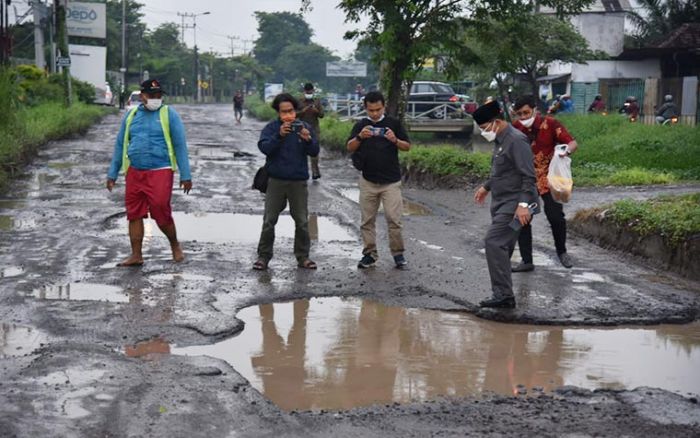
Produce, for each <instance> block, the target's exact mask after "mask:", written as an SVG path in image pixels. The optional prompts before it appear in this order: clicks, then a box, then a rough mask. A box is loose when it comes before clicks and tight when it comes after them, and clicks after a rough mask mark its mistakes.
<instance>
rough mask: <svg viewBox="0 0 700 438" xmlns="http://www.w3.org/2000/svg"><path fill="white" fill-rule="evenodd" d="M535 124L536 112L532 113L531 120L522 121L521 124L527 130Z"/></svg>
mask: <svg viewBox="0 0 700 438" xmlns="http://www.w3.org/2000/svg"><path fill="white" fill-rule="evenodd" d="M534 122H535V113H534V112H533V113H532V116H531V117H530V118H529V119H523V120H521V121H520V123H521V124H522V125H523V126H524V127H526V128H529V127H530V126H532V124H533V123H534Z"/></svg>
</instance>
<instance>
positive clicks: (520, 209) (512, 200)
mask: <svg viewBox="0 0 700 438" xmlns="http://www.w3.org/2000/svg"><path fill="white" fill-rule="evenodd" d="M472 116H473V117H474V122H475V123H477V124H478V125H479V128H480V129H481V135H482V136H483V137H484V138H485V139H486V140H487V141H489V142H494V141H495V144H494V149H493V157H492V159H491V175H490V177H489V179H488V180H487V181H486V182H485V183H484V184H483V186H481V187H479V188H478V189H477V190H476V192H475V193H474V200H475V201H476V202H477V203H478V204H483V203H484V201H485V200H486V197H487V196H488V194H489V193H491V226H490V227H489V229H488V231H487V232H486V238H485V239H484V242H485V245H486V262H487V263H488V267H489V276H490V277H491V290H492V296H491V298H489V299H486V300H484V301H481V302H480V303H479V305H480V306H481V307H503V308H513V307H515V295H514V294H513V281H512V278H511V270H510V269H511V267H510V257H511V255H512V253H513V249H514V248H515V242H516V240H517V239H518V232H519V228H520V227H521V226H525V225H527V224H529V223H530V221H531V219H532V215H531V211H530V208H529V207H530V206H531V204H532V203H534V202H536V200H537V188H536V185H535V167H534V164H533V159H532V150H531V149H530V143H529V142H528V139H527V137H525V135H523V134H522V133H521V132H519V131H518V130H517V129H515V128H513V127H512V126H511V125H510V124H508V123H507V122H506V121H505V120H503V113H502V111H501V109H500V107H499V105H498V102H496V101H492V102H489V103H487V104H484V105H482V106H480V107H479V108H477V110H476V111H475V112H474V114H472Z"/></svg>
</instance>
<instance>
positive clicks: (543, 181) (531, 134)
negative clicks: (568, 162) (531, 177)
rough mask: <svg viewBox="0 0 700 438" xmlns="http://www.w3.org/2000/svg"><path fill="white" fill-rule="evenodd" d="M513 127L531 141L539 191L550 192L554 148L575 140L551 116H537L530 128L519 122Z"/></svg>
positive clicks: (541, 193)
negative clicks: (548, 183) (549, 184)
mask: <svg viewBox="0 0 700 438" xmlns="http://www.w3.org/2000/svg"><path fill="white" fill-rule="evenodd" d="M513 127H515V129H517V130H519V131H520V132H522V133H523V134H525V135H527V137H528V138H529V139H530V144H531V145H532V155H534V156H535V176H536V177H537V191H538V192H539V193H540V195H544V194H545V193H547V192H549V187H548V186H547V173H549V163H550V162H551V161H552V157H553V156H554V146H556V145H558V144H569V143H571V142H572V141H574V138H573V137H572V136H571V134H569V131H567V130H566V128H565V127H564V125H562V124H561V122H560V121H559V120H557V119H555V118H553V117H550V116H546V117H542V116H541V115H539V114H537V115H536V116H535V121H534V122H533V123H532V125H531V126H530V127H529V128H526V127H524V126H523V125H522V123H520V121H518V120H516V121H515V122H513Z"/></svg>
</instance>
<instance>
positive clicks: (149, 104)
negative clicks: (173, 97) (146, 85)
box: [144, 99, 163, 111]
mask: <svg viewBox="0 0 700 438" xmlns="http://www.w3.org/2000/svg"><path fill="white" fill-rule="evenodd" d="M162 105H163V99H148V100H147V101H146V104H145V105H144V106H145V107H146V109H147V110H149V111H157V110H158V108H160V107H161V106H162Z"/></svg>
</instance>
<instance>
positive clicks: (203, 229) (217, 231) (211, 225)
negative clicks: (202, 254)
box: [112, 212, 357, 244]
mask: <svg viewBox="0 0 700 438" xmlns="http://www.w3.org/2000/svg"><path fill="white" fill-rule="evenodd" d="M173 218H174V219H175V225H176V227H177V235H178V238H179V239H180V240H183V241H193V240H196V241H198V242H209V243H227V242H234V243H243V244H255V243H257V242H258V239H259V238H260V231H261V230H262V220H263V217H262V215H255V214H237V213H236V214H234V213H183V212H174V213H173ZM144 228H145V238H146V239H150V238H152V237H154V236H158V237H162V238H163V239H165V236H163V234H162V233H161V232H160V230H158V226H157V225H156V224H155V222H153V221H152V220H150V219H149V220H146V221H145V223H144ZM294 230H295V225H294V220H293V219H292V217H291V216H289V215H280V217H279V220H278V222H277V226H276V227H275V237H277V238H287V239H293V238H294ZM112 231H113V232H115V233H119V234H122V235H124V236H126V235H127V234H128V223H127V221H126V220H124V219H123V218H121V219H119V220H114V221H113V222H112ZM309 235H310V238H311V239H312V240H322V241H344V242H356V241H357V238H355V237H353V236H352V235H350V233H349V231H348V230H347V229H346V228H345V227H343V226H341V225H339V224H338V223H336V222H335V221H333V220H332V219H331V218H329V217H325V216H318V215H314V214H311V215H309Z"/></svg>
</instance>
